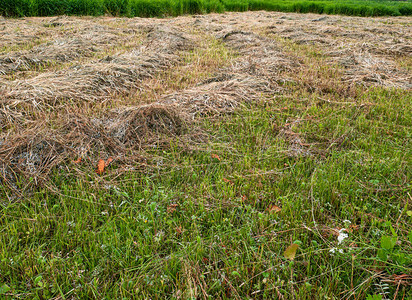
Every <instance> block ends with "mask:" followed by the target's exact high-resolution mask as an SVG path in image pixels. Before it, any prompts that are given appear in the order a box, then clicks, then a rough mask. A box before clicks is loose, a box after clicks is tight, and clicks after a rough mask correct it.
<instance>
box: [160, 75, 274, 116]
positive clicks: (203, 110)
mask: <svg viewBox="0 0 412 300" xmlns="http://www.w3.org/2000/svg"><path fill="white" fill-rule="evenodd" d="M280 90H281V89H280V88H279V87H276V88H275V87H274V86H273V85H272V84H271V83H270V82H269V81H267V80H263V79H260V78H256V77H252V76H247V75H241V74H227V73H223V74H217V75H216V76H215V77H213V78H210V79H208V80H207V81H205V82H204V83H202V84H200V85H198V86H196V87H193V88H189V89H186V90H184V91H181V92H179V93H174V94H171V95H167V96H165V97H164V98H163V99H162V100H161V103H166V104H173V105H176V106H177V107H178V108H179V109H180V110H181V111H183V112H185V113H187V114H189V115H190V117H191V119H195V118H196V117H203V116H209V115H216V114H222V113H230V112H233V111H234V109H236V108H237V107H238V106H239V105H240V104H242V103H247V102H253V101H259V100H261V99H262V98H264V97H267V96H268V95H271V94H274V93H277V92H279V91H280Z"/></svg>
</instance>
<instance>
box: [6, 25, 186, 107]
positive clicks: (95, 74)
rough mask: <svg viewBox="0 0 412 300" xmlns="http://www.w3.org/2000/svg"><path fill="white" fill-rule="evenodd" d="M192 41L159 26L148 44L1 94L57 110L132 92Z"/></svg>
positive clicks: (15, 101) (41, 77) (46, 75)
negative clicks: (78, 103)
mask: <svg viewBox="0 0 412 300" xmlns="http://www.w3.org/2000/svg"><path fill="white" fill-rule="evenodd" d="M193 43H194V41H193V39H192V38H191V37H190V36H188V35H183V34H180V33H177V32H176V30H173V29H170V28H166V27H157V28H155V29H154V30H153V31H151V32H150V33H149V34H148V43H147V44H146V45H142V46H141V47H138V48H135V49H134V50H132V51H129V52H126V53H122V54H117V55H113V56H108V57H106V58H104V59H100V60H98V61H95V62H93V63H89V64H84V65H76V66H73V67H70V68H68V69H63V70H61V71H57V72H46V73H41V74H39V75H38V76H36V77H33V78H29V79H26V80H14V81H13V82H10V83H7V84H5V85H4V86H3V87H0V93H3V94H4V95H5V96H4V98H5V100H4V101H5V102H6V103H7V104H10V105H14V106H15V105H18V104H25V105H29V106H31V107H32V108H33V109H43V108H51V109H54V108H55V107H58V106H59V105H64V104H65V103H66V101H74V102H93V101H105V100H108V99H110V98H112V97H114V96H124V95H129V94H130V93H132V92H133V91H135V90H139V88H140V83H141V81H142V80H143V79H146V78H150V77H152V76H154V75H155V74H156V73H158V72H159V71H160V70H162V69H165V68H167V67H170V66H172V65H173V64H174V63H176V62H177V61H178V59H179V57H178V56H177V55H176V54H177V52H178V51H181V50H184V49H186V50H187V49H190V48H191V47H193Z"/></svg>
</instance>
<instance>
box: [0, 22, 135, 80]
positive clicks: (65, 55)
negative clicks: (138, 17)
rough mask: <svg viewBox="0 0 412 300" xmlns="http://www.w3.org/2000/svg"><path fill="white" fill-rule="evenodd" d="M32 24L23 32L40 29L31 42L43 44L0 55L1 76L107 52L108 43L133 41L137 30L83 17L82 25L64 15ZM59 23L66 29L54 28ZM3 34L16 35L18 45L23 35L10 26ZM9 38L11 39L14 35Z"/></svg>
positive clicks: (16, 44) (111, 44)
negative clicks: (96, 22)
mask: <svg viewBox="0 0 412 300" xmlns="http://www.w3.org/2000/svg"><path fill="white" fill-rule="evenodd" d="M9 23H10V22H7V23H6V25H5V26H4V28H5V29H6V28H7V29H9V28H8V27H9V26H10V24H9ZM33 23H34V24H36V26H32V27H29V28H24V32H25V33H26V34H27V33H31V31H33V29H34V30H36V29H38V30H39V31H40V32H36V31H35V32H34V33H33V34H34V35H33V36H31V40H29V41H28V42H31V43H32V44H36V43H40V44H39V45H34V46H33V47H32V48H31V49H29V50H20V51H11V52H9V51H8V52H7V53H5V54H3V55H0V75H2V74H3V75H4V74H10V73H14V72H16V71H27V70H32V69H36V68H39V67H42V66H47V65H49V64H56V63H64V62H70V61H74V60H76V59H79V58H87V57H90V56H92V55H93V54H95V53H96V52H102V51H104V50H105V48H106V47H107V46H109V47H114V46H115V45H117V44H119V43H121V42H125V41H127V40H130V39H131V38H133V36H134V35H136V34H137V33H138V31H137V30H132V29H128V28H112V27H109V26H107V25H106V26H104V25H99V24H94V23H93V22H90V21H84V20H83V21H81V22H80V24H79V22H75V21H74V20H72V19H69V18H68V17H64V16H62V17H58V18H54V19H51V20H49V21H47V22H45V23H42V22H39V21H37V22H33ZM11 24H13V23H11ZM29 24H32V23H29ZM59 26H61V27H63V28H57V29H56V28H55V27H59ZM42 27H43V28H42ZM44 27H46V28H47V29H45V28H44ZM15 30H16V29H15ZM4 35H5V38H6V39H7V36H8V35H11V36H13V35H14V41H15V43H13V44H12V45H13V46H18V45H19V41H20V39H21V37H19V36H15V33H14V34H13V33H12V32H11V30H10V29H9V30H7V32H5V33H4ZM39 36H40V37H39ZM10 38H11V39H12V37H10ZM3 42H4V41H3ZM21 43H22V44H25V43H27V41H25V40H23V42H21Z"/></svg>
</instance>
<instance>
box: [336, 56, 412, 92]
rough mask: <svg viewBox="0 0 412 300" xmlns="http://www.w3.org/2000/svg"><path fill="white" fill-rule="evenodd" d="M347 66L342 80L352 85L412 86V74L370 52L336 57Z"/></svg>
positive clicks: (405, 87)
mask: <svg viewBox="0 0 412 300" xmlns="http://www.w3.org/2000/svg"><path fill="white" fill-rule="evenodd" d="M335 59H336V60H337V61H338V62H339V63H340V64H341V65H343V66H344V67H345V75H344V76H343V78H342V80H343V81H344V82H347V83H349V84H351V85H354V84H363V85H366V86H368V85H371V84H375V85H380V86H386V87H394V88H404V89H411V88H412V75H411V74H410V73H408V72H407V71H403V70H399V68H398V67H397V66H396V65H395V64H394V63H393V62H392V61H390V60H387V59H385V58H384V57H378V56H376V55H372V54H371V53H369V52H364V53H362V52H361V53H356V52H355V53H352V54H350V55H347V56H343V57H341V56H337V57H336V58H335Z"/></svg>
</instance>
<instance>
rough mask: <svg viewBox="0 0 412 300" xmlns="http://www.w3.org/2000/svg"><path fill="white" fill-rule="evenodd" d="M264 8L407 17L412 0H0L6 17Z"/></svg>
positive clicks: (150, 14)
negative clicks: (403, 0)
mask: <svg viewBox="0 0 412 300" xmlns="http://www.w3.org/2000/svg"><path fill="white" fill-rule="evenodd" d="M247 10H267V11H283V12H299V13H320V14H341V15H354V16H365V17H369V16H402V15H404V16H408V15H412V2H411V1H410V0H409V1H407V2H400V1H380V0H373V1H364V0H349V1H343V0H0V15H3V16H6V17H22V16H53V15H62V14H66V15H93V16H97V15H104V14H110V15H114V16H127V17H166V16H178V15H182V14H204V13H211V12H224V11H247Z"/></svg>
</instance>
